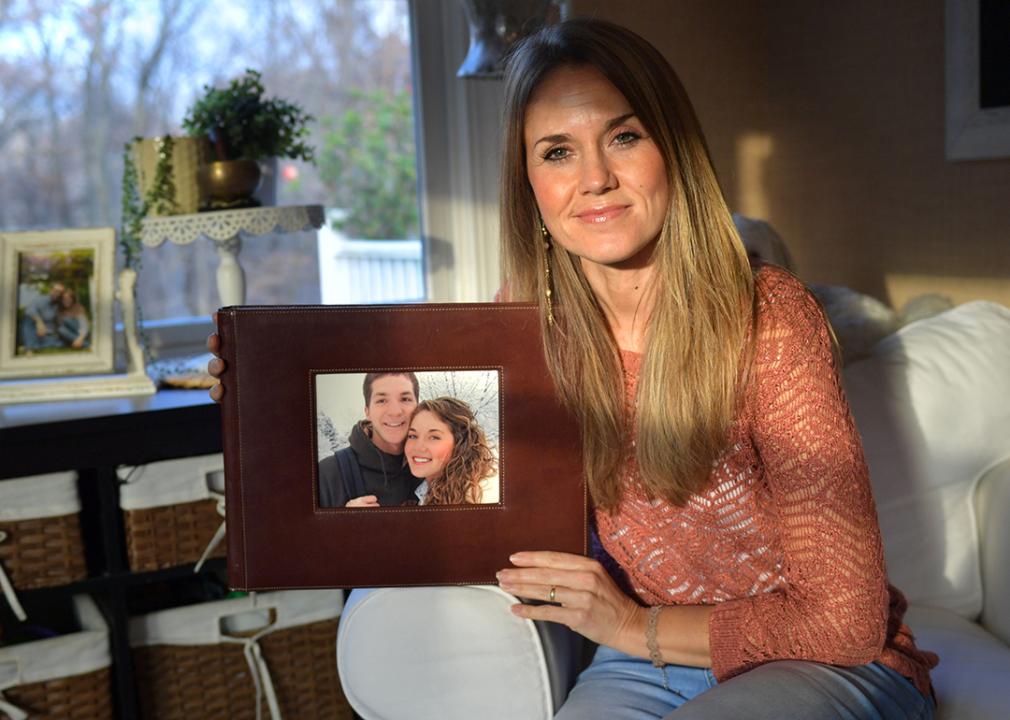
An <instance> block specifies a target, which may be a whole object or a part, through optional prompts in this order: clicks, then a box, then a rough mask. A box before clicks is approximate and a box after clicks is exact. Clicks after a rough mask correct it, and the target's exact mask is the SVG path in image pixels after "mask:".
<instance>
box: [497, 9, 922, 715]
mask: <svg viewBox="0 0 1010 720" xmlns="http://www.w3.org/2000/svg"><path fill="white" fill-rule="evenodd" d="M505 87H506V111H505V115H506V119H505V123H506V129H505V142H504V144H503V147H504V156H503V165H502V178H503V182H502V199H503V202H502V209H501V212H502V221H501V226H502V243H503V264H504V267H505V269H506V278H507V288H508V293H507V294H508V296H509V298H508V299H511V300H522V301H529V300H536V301H537V302H539V304H540V307H541V316H542V325H543V329H544V343H545V348H546V352H547V356H548V361H549V365H550V367H551V370H552V373H553V375H554V378H555V380H556V383H557V385H558V387H559V390H560V392H561V394H562V397H563V398H564V400H565V402H566V403H567V404H568V405H569V406H570V407H572V408H573V410H574V411H575V413H576V415H577V416H578V418H579V421H580V424H581V428H582V435H583V447H584V450H583V453H584V466H585V474H586V479H587V482H588V484H589V487H590V490H591V494H592V498H593V501H594V505H595V510H594V516H595V523H596V530H597V535H598V539H599V542H600V543H601V544H602V548H600V552H599V553H598V558H599V559H589V558H584V557H581V556H573V555H567V554H563V553H549V552H519V553H516V554H515V555H513V556H512V558H511V560H512V562H513V564H514V566H516V567H512V568H506V569H503V570H502V571H501V572H500V573H499V582H500V584H501V587H502V588H503V589H505V590H507V591H509V592H511V593H513V594H515V595H518V596H520V597H524V598H532V599H536V600H542V601H548V603H549V604H542V605H515V606H513V612H514V613H515V614H516V615H519V616H520V617H524V618H531V619H538V620H550V621H554V622H561V623H564V624H566V625H568V626H569V627H571V628H572V629H574V630H576V631H578V632H579V633H581V634H583V635H584V636H586V637H587V638H589V639H591V640H593V641H596V642H597V643H599V644H600V645H601V647H600V648H599V650H598V652H597V654H596V656H595V658H594V660H593V663H592V664H591V665H590V667H589V668H588V669H587V670H586V671H585V672H584V673H583V674H582V675H581V676H580V678H579V682H578V684H577V685H576V687H575V689H574V690H573V691H572V693H571V695H570V696H569V699H568V701H567V702H566V704H565V706H564V707H563V708H562V710H561V712H560V714H559V716H558V717H560V718H566V719H570V718H571V719H573V718H579V719H580V720H581V719H584V718H632V717H634V718H641V717H648V718H653V717H655V718H659V717H665V716H667V715H668V714H670V717H674V718H696V717H704V718H710V717H711V718H716V717H718V718H723V717H740V716H741V712H744V713H746V715H747V716H748V717H769V718H771V717H776V718H779V717H789V718H834V717H852V718H906V717H907V718H919V717H924V718H929V717H932V713H933V703H932V700H931V699H930V697H929V695H930V683H929V669H930V668H931V667H932V666H933V665H935V664H936V661H937V660H936V656H935V655H933V654H931V653H925V652H921V651H919V650H918V649H917V648H916V647H915V644H914V641H913V639H912V636H911V634H910V633H909V631H908V628H907V627H905V626H904V625H903V624H902V623H901V618H902V615H903V613H904V608H905V601H904V598H903V597H902V596H901V594H900V592H898V591H897V590H896V589H894V588H892V587H890V586H889V585H888V584H887V580H886V574H885V570H884V564H883V552H882V546H881V540H880V533H879V529H878V527H877V524H876V516H875V509H874V505H873V499H872V496H871V492H870V487H869V481H868V476H867V469H866V465H865V461H864V459H863V455H862V448H861V446H860V442H859V437H858V434H857V432H856V430H855V427H854V425H853V423H852V419H851V416H850V414H849V410H848V407H847V405H846V403H845V400H844V397H843V395H842V391H841V388H840V384H839V380H838V372H837V366H836V364H835V358H834V356H833V352H832V351H833V346H832V340H831V336H830V331H829V329H828V327H827V325H826V322H825V320H824V317H823V315H822V312H821V310H820V308H819V306H818V305H817V303H816V302H815V301H814V299H813V298H812V296H811V295H810V294H809V293H808V292H807V291H806V289H805V288H804V287H803V286H802V284H801V283H799V282H798V281H797V280H796V279H795V278H793V277H792V276H790V275H788V274H787V273H786V272H784V271H782V270H778V269H774V268H772V267H771V266H767V267H758V268H756V269H754V270H752V268H751V267H750V264H749V262H748V259H747V255H746V253H745V251H744V249H743V247H742V244H741V243H740V241H739V238H738V236H737V233H736V231H735V230H734V227H733V224H732V221H731V217H730V213H729V210H728V209H727V207H726V204H725V201H724V199H723V197H722V194H721V191H720V188H719V185H718V182H717V180H716V176H715V172H714V170H713V168H712V164H711V161H710V159H709V156H708V153H707V149H706V146H705V142H704V139H703V137H702V134H701V130H700V128H699V126H698V122H697V120H696V118H695V115H694V112H693V109H692V108H691V105H690V102H689V101H688V99H687V96H686V94H685V92H684V89H683V87H682V86H681V84H680V82H679V80H678V79H677V77H676V75H675V74H674V72H673V70H672V69H671V68H670V66H669V65H668V64H667V62H666V61H665V59H664V58H663V57H662V56H661V55H660V54H659V52H658V51H656V50H655V49H654V48H653V47H652V46H650V45H649V44H648V43H647V42H645V41H644V40H643V39H641V38H640V37H638V36H637V35H635V34H633V33H631V32H630V31H628V30H625V29H623V28H620V27H618V26H615V25H611V24H608V23H604V22H599V21H592V20H578V21H569V22H564V23H561V24H560V25H557V26H554V27H550V28H547V29H544V30H542V31H539V32H537V33H536V34H534V35H532V36H530V37H529V38H527V39H525V40H524V41H522V42H521V43H520V45H519V46H518V47H517V48H516V49H515V50H514V52H513V53H512V54H511V56H510V58H509V61H508V64H507V68H506V76H505ZM605 566H606V568H607V569H605ZM608 569H609V570H610V572H608ZM742 708H746V710H743V709H742Z"/></svg>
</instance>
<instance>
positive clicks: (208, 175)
mask: <svg viewBox="0 0 1010 720" xmlns="http://www.w3.org/2000/svg"><path fill="white" fill-rule="evenodd" d="M196 177H197V182H199V184H200V192H201V195H202V196H203V197H204V198H205V202H206V206H205V207H204V209H208V210H224V209H229V208H240V207H254V206H256V205H259V202H258V201H256V200H254V199H253V193H255V192H256V188H258V187H259V184H260V180H261V179H262V173H261V172H260V166H259V164H258V163H257V162H256V161H255V160H224V161H218V162H212V163H207V164H206V165H201V166H200V169H199V170H198V171H197V175H196Z"/></svg>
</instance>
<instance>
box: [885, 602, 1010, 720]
mask: <svg viewBox="0 0 1010 720" xmlns="http://www.w3.org/2000/svg"><path fill="white" fill-rule="evenodd" d="M905 621H906V622H907V623H908V625H909V627H911V628H912V632H913V633H914V634H915V641H916V644H917V645H918V646H919V647H921V648H924V649H927V650H932V651H934V652H936V653H937V654H938V655H939V656H940V664H939V665H937V666H936V668H934V669H933V671H932V672H931V673H930V675H931V677H932V679H933V688H934V689H935V690H936V696H937V700H938V701H939V707H938V712H937V715H936V720H1005V719H1006V717H1007V714H1008V708H1010V682H1008V680H1010V646H1008V645H1006V644H1005V643H1003V642H1002V641H1000V640H998V639H997V638H996V637H995V636H993V635H991V634H989V633H988V632H986V631H985V630H983V629H982V628H981V627H980V626H978V625H976V624H975V623H973V622H970V621H968V620H965V619H964V618H961V617H958V616H957V615H956V614H954V613H952V612H950V611H948V610H938V609H933V608H924V607H914V606H913V607H910V608H909V610H908V614H906V615H905Z"/></svg>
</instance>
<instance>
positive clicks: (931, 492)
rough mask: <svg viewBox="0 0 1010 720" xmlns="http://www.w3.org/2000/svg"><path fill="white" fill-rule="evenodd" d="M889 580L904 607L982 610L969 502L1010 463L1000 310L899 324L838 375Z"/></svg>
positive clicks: (963, 311)
mask: <svg viewBox="0 0 1010 720" xmlns="http://www.w3.org/2000/svg"><path fill="white" fill-rule="evenodd" d="M845 385H846V391H847V394H848V398H849V403H850V404H851V406H852V411H853V415H854V416H855V419H856V424H857V425H858V427H859V430H860V434H861V435H862V438H863V446H864V448H865V450H866V459H867V462H868V463H869V466H870V477H871V480H872V482H873V488H874V493H875V496H876V500H877V515H878V516H879V519H880V527H881V531H882V532H883V536H884V547H885V552H886V555H887V569H888V574H889V575H890V579H891V581H892V582H893V583H894V584H895V585H897V586H898V587H900V588H901V589H902V590H904V591H905V593H906V594H907V595H908V598H909V600H910V602H912V603H913V604H916V603H917V604H921V605H927V606H930V607H942V608H947V609H949V610H952V611H954V612H956V613H958V614H959V615H961V616H962V617H966V618H975V617H977V616H978V614H979V612H980V610H981V607H982V588H981V580H980V577H979V564H978V539H977V532H978V529H977V524H976V520H975V513H974V508H973V503H972V493H973V491H974V487H975V484H976V482H977V480H978V478H979V477H980V476H981V475H982V473H984V472H985V471H986V470H987V469H988V468H990V467H992V466H993V465H995V464H997V463H999V462H1000V461H1002V460H1003V459H1005V458H1007V457H1010V401H1008V399H1010V310H1008V309H1007V308H1005V307H1002V306H1000V305H996V304H994V303H988V302H972V303H967V304H965V305H961V306H959V307H956V308H954V309H952V310H949V311H947V312H945V313H942V314H940V315H936V316H934V317H931V318H928V319H925V320H920V321H918V322H915V323H912V324H910V325H907V326H905V327H904V328H902V329H901V330H899V331H898V332H896V333H894V334H893V335H891V336H889V337H887V338H885V339H884V340H882V341H881V342H880V343H878V344H877V345H876V346H875V347H874V348H873V350H872V353H871V355H870V356H869V357H867V358H866V359H863V360H860V361H858V362H855V363H853V364H851V365H849V366H848V367H847V368H846V369H845Z"/></svg>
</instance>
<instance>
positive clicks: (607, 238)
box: [523, 67, 670, 269]
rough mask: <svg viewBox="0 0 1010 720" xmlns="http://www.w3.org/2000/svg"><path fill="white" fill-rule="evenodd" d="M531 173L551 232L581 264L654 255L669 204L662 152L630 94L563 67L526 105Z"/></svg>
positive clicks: (593, 74) (634, 262)
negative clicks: (637, 113)
mask: <svg viewBox="0 0 1010 720" xmlns="http://www.w3.org/2000/svg"><path fill="white" fill-rule="evenodd" d="M523 134H524V139H525V144H526V173H527V177H528V178H529V181H530V185H531V186H532V188H533V193H534V195H535V196H536V201H537V205H538V206H539V208H540V213H541V215H542V216H543V220H544V224H545V225H546V226H547V229H548V231H550V234H551V236H552V237H553V239H554V240H555V241H556V242H557V243H558V244H559V245H561V247H563V248H565V249H566V250H568V251H569V252H572V253H574V254H575V255H577V256H579V257H580V258H581V259H582V263H583V267H584V268H586V269H588V267H587V265H598V266H607V267H639V266H641V265H644V264H646V263H647V262H648V260H649V258H650V256H651V255H652V247H653V245H654V243H655V240H656V238H657V237H658V236H659V232H660V230H662V227H663V221H664V220H665V219H666V214H667V210H668V208H669V204H670V187H669V181H668V179H667V171H666V166H665V163H664V162H663V156H662V155H661V154H660V152H659V148H658V147H657V146H656V144H655V143H654V142H653V140H652V139H651V138H650V137H649V136H648V135H647V134H646V132H645V127H644V126H643V125H642V123H641V122H640V121H639V120H638V118H637V117H636V116H635V115H633V114H632V110H631V106H630V105H629V104H628V101H627V100H626V99H625V97H624V95H622V94H621V93H620V91H618V89H617V88H616V87H614V86H613V85H612V84H611V83H610V81H609V80H607V79H606V78H605V77H603V75H601V74H600V73H599V71H597V70H595V69H593V68H591V67H560V68H558V69H557V70H554V71H553V72H551V73H550V74H548V76H547V77H546V78H545V79H544V80H543V81H542V82H541V83H540V86H539V87H538V88H537V89H536V91H535V92H534V93H533V96H532V99H531V100H530V103H529V105H527V107H526V126H525V128H524V133H523Z"/></svg>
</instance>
